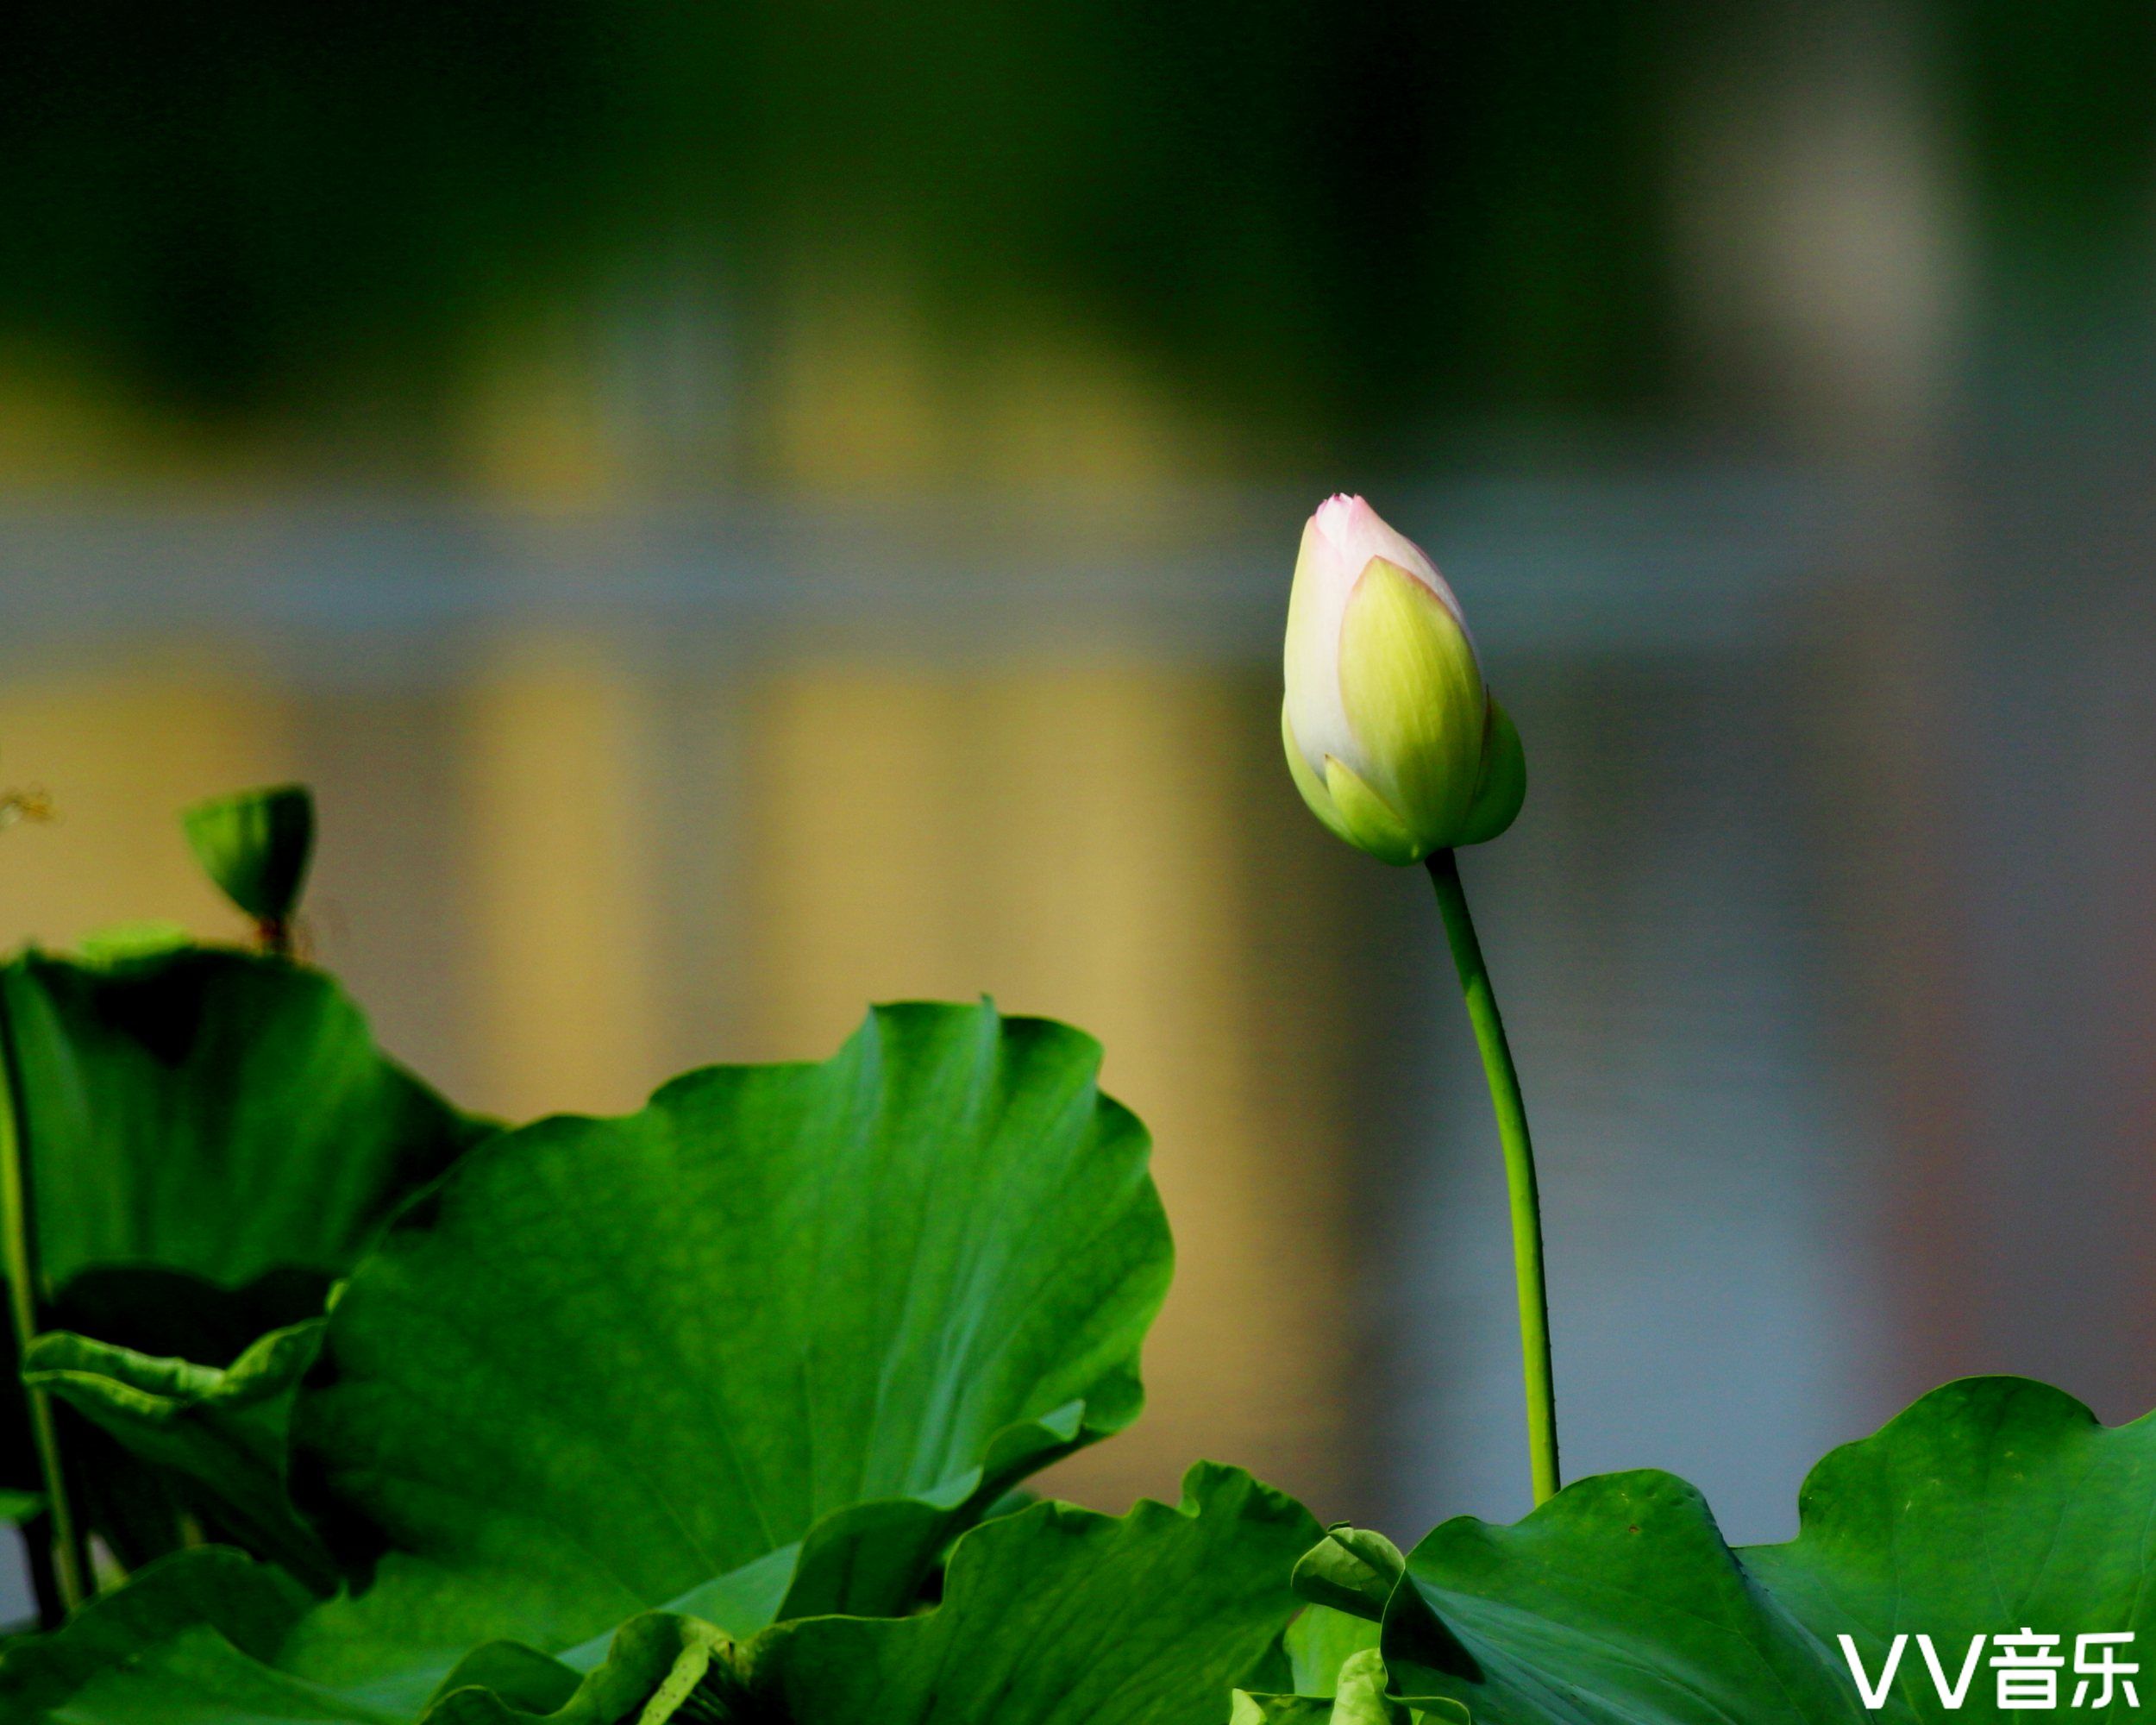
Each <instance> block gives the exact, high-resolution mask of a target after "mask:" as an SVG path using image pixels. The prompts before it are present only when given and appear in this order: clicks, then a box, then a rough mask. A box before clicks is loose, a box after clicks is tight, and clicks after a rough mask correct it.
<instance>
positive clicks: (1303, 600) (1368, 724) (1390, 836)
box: [1281, 497, 1527, 863]
mask: <svg viewBox="0 0 2156 1725" xmlns="http://www.w3.org/2000/svg"><path fill="white" fill-rule="evenodd" d="M1285 662H1286V670H1287V681H1288V698H1287V700H1286V701H1285V703H1284V704H1283V705H1282V708H1281V730H1282V735H1283V737H1284V740H1285V741H1286V743H1287V745H1288V770H1289V771H1290V772H1292V773H1293V774H1294V778H1295V787H1296V788H1297V789H1298V790H1300V792H1301V793H1302V797H1303V800H1304V801H1305V802H1307V803H1308V804H1309V805H1310V806H1311V809H1312V811H1313V812H1314V813H1315V814H1316V815H1317V817H1318V819H1319V820H1321V821H1323V822H1324V823H1325V824H1326V825H1327V826H1328V827H1330V828H1332V831H1334V832H1336V833H1338V835H1339V836H1340V837H1342V838H1344V839H1345V840H1346V841H1347V842H1348V843H1349V844H1352V845H1354V846H1355V847H1356V848H1357V850H1367V851H1369V854H1370V855H1371V856H1376V857H1377V858H1378V859H1380V860H1381V861H1382V862H1396V863H1407V862H1420V861H1421V860H1422V859H1423V858H1424V857H1426V856H1429V855H1430V853H1431V852H1432V851H1433V850H1448V849H1451V848H1452V847H1454V846H1457V845H1462V844H1481V843H1482V841H1483V840H1484V839H1486V838H1495V837H1497V835H1498V834H1499V833H1501V832H1502V831H1504V830H1505V829H1506V828H1507V827H1508V826H1510V825H1512V823H1513V819H1514V816H1516V815H1517V814H1518V813H1519V812H1520V802H1521V800H1523V799H1524V798H1525V797H1526V793H1527V763H1526V756H1524V755H1523V754H1522V753H1521V752H1520V733H1519V732H1518V731H1515V730H1514V728H1513V722H1512V720H1511V719H1510V718H1507V717H1506V715H1505V710H1504V708H1502V707H1501V706H1498V704H1497V700H1496V698H1495V696H1494V695H1492V694H1491V693H1490V692H1489V687H1488V686H1487V685H1485V684H1484V682H1483V681H1482V662H1481V660H1480V659H1479V658H1478V657H1477V655H1476V650H1475V641H1474V637H1472V636H1470V634H1469V633H1468V629H1467V621H1466V619H1465V618H1463V616H1462V615H1461V614H1460V604H1459V601H1458V600H1457V599H1455V598H1453V596H1452V589H1451V588H1450V587H1449V586H1446V585H1445V580H1444V578H1443V577H1442V576H1441V575H1439V574H1438V572H1437V569H1436V567H1435V566H1434V565H1433V564H1432V562H1431V561H1430V560H1429V558H1428V557H1426V556H1425V555H1423V553H1422V550H1421V548H1420V547H1419V546H1417V545H1415V544H1413V543H1411V542H1410V541H1408V540H1407V539H1404V538H1402V537H1401V536H1400V535H1399V534H1397V533H1395V531H1394V530H1392V529H1391V528H1389V527H1388V526H1387V525H1386V524H1384V522H1382V520H1380V519H1379V518H1378V514H1377V511H1376V510H1374V509H1372V508H1371V507H1370V506H1369V505H1368V504H1367V503H1365V502H1363V499H1361V498H1359V497H1332V498H1328V499H1326V501H1325V502H1324V503H1323V504H1322V505H1319V510H1318V512H1317V513H1316V514H1315V515H1313V516H1312V517H1310V522H1309V524H1308V525H1307V526H1306V527H1305V528H1304V529H1303V530H1302V553H1301V555H1300V557H1298V558H1297V560H1296V562H1295V585H1294V591H1293V593H1291V594H1290V595H1289V598H1288V648H1287V653H1286V655H1285Z"/></svg>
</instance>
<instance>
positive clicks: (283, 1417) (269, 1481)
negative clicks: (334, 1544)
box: [23, 1319, 337, 1593]
mask: <svg viewBox="0 0 2156 1725" xmlns="http://www.w3.org/2000/svg"><path fill="white" fill-rule="evenodd" d="M321 1333H322V1320H320V1319H315V1320H311V1321H310V1322H308V1323H305V1324H300V1325H295V1326H293V1327H291V1328H288V1329H282V1330H274V1331H272V1332H271V1333H269V1334H268V1335H266V1336H264V1337H262V1338H261V1339H260V1340H258V1341H256V1342H255V1343H254V1345H253V1346H250V1347H248V1349H247V1350H246V1351H245V1352H242V1353H241V1355H240V1357H239V1358H238V1359H236V1360H235V1361H234V1362H233V1364H231V1365H229V1366H228V1367H222V1368H221V1367H214V1366H204V1365H197V1364H192V1363H191V1362H190V1361H187V1360H181V1359H163V1358H154V1357H151V1356H148V1355H145V1354H140V1353H136V1352H133V1351H132V1350H130V1349H128V1348H122V1347H114V1346H110V1345H109V1344H106V1343H103V1342H97V1341H91V1340H90V1339H87V1338H86V1337H83V1336H78V1335H72V1334H69V1333H66V1332H64V1331H59V1332H54V1333H51V1334H48V1335H44V1336H41V1337H39V1338H38V1339H36V1340H35V1341H34V1342H33V1343H32V1345H31V1347H30V1351H29V1354H28V1365H27V1368H26V1370H25V1371H24V1373H23V1378H24V1382H26V1383H30V1384H32V1385H34V1386H36V1387H38V1388H41V1389H46V1390H47V1391H49V1392H50V1393H51V1394H52V1395H53V1396H54V1397H55V1398H57V1399H58V1400H59V1401H60V1402H65V1403H66V1404H67V1405H68V1406H70V1407H72V1408H74V1409H75V1410H76V1411H77V1412H78V1413H79V1414H81V1415H83V1417H84V1418H85V1419H86V1420H88V1421H90V1422H91V1424H93V1425H95V1426H97V1427H100V1428H101V1429H102V1430H103V1431H104V1432H105V1433H108V1434H109V1435H110V1437H111V1438H112V1439H113V1440H115V1441H116V1442H117V1443H118V1444H119V1445H120V1446H121V1447H122V1449H124V1450H126V1451H128V1452H129V1453H130V1454H132V1455H133V1456H135V1458H138V1459H139V1460H141V1461H144V1462H147V1463H148V1464H149V1465H151V1466H153V1467H154V1468H157V1469H160V1470H161V1471H163V1472H164V1473H165V1474H166V1477H168V1478H169V1479H170V1480H171V1481H172V1484H173V1488H174V1489H175V1490H178V1491H179V1492H180V1493H182V1494H183V1495H184V1497H185V1501H186V1502H188V1503H189V1504H190V1505H191V1508H193V1509H195V1511H196V1512H197V1514H198V1515H202V1516H204V1518H205V1519H207V1520H208V1521H210V1524H211V1525H213V1526H214V1527H216V1528H218V1529H219V1530H220V1531H221V1532H223V1533H225V1534H227V1535H228V1536H229V1537H234V1538H237V1539H239V1540H242V1541H244V1542H245V1543H246V1545H247V1546H248V1548H249V1549H251V1550H253V1551H255V1552H258V1553H261V1554H262V1555H263V1556H265V1557H269V1558H273V1559H276V1560H277V1561H278V1562H279V1563H281V1564H283V1565H285V1568H287V1569H289V1570H291V1571H292V1573H293V1574H294V1575H296V1576H298V1577H299V1578H301V1579H302V1580H304V1581H306V1582H308V1583H309V1584H311V1585H313V1586H316V1587H317V1588H319V1589H320V1590H322V1591H323V1592H325V1593H327V1592H329V1591H330V1590H332V1589H334V1588H335V1585H336V1582H337V1575H336V1571H335V1566H334V1565H332V1564H331V1562H330V1559H329V1553H327V1552H326V1551H324V1550H323V1547H322V1544H321V1541H320V1540H317V1538H316V1537H315V1534H314V1532H313V1530H312V1529H311V1528H310V1527H308V1526H307V1525H306V1524H305V1523H304V1521H301V1520H300V1519H299V1517H298V1515H297V1514H296V1513H295V1511H294V1510H293V1509H292V1506H291V1502H290V1500H289V1498H288V1497H287V1496H286V1493H285V1436H286V1428H287V1427H288V1425H289V1423H290V1421H291V1405H292V1400H293V1397H294V1396H295V1395H296V1393H297V1392H298V1387H299V1379H300V1377H301V1375H302V1374H303V1373H304V1371H306V1369H307V1367H308V1366H309V1365H310V1364H311V1363H312V1362H313V1359H314V1357H315V1353H316V1351H317V1349H318V1348H319V1346H321Z"/></svg>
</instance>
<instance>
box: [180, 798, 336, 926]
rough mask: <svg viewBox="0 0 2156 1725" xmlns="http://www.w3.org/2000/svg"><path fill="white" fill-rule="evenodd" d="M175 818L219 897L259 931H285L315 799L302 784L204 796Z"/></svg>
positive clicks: (310, 846)
mask: <svg viewBox="0 0 2156 1725" xmlns="http://www.w3.org/2000/svg"><path fill="white" fill-rule="evenodd" d="M181 820H182V821H183V823H184V824H185V827H186V829H187V842H188V844H190V845H191V846H192V847H193V849H194V852H195V856H196V859H197V861H198V862H201V864H202V866H203V869H204V872H206V873H207V874H208V875H209V876H210V879H211V880H212V881H216V883H217V885H218V887H219V888H221V889H222V891H223V893H224V895H225V896H226V897H227V898H229V899H230V900H232V902H233V903H234V904H235V905H237V906H239V907H240V908H241V910H243V911H245V912H246V913H248V915H249V916H251V917H253V918H254V920H255V922H256V923H257V924H258V925H260V927H261V928H262V930H263V931H264V932H265V934H266V935H270V934H275V933H279V932H280V931H283V930H285V928H286V927H287V926H288V925H290V923H291V917H292V912H293V911H294V910H295V909H296V908H297V907H298V904H299V893H300V888H302V887H303V886H304V885H305V884H306V880H307V864H308V862H310V860H311V858H312V856H313V854H314V844H315V803H314V798H313V796H312V795H311V794H310V793H309V791H308V789H307V787H305V786H304V785H272V786H268V787H265V788H263V789H260V790H252V791H235V792H234V793H232V794H231V795H229V796H222V797H211V798H210V799H208V800H206V801H203V802H198V803H197V804H195V805H194V806H192V807H191V808H189V809H188V810H187V811H186V812H185V814H184V815H183V816H182V817H181ZM273 944H276V943H275V942H274V941H273Z"/></svg>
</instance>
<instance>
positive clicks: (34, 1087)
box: [0, 947, 488, 1346]
mask: <svg viewBox="0 0 2156 1725" xmlns="http://www.w3.org/2000/svg"><path fill="white" fill-rule="evenodd" d="M0 1013H4V1015H5V1020H6V1028H7V1032H8V1040H9V1044H10V1045H11V1048H12V1052H13V1056H14V1061H13V1064H14V1070H15V1076H16V1091H17V1094H16V1107H17V1109H18V1113H19V1115H20V1118H21V1121H22V1128H23V1135H24V1138H25V1141H26V1142H27V1144H28V1160H29V1166H30V1170H31V1176H32V1190H33V1194H34V1203H35V1206H36V1211H37V1232H38V1249H39V1253H40V1260H41V1269H42V1270H43V1273H44V1276H45V1277H46V1279H47V1282H48V1283H51V1284H53V1285H54V1286H56V1287H58V1288H60V1290H61V1294H60V1297H61V1299H62V1301H63V1302H65V1301H66V1284H67V1283H69V1282H70V1280H71V1279H72V1278H74V1277H77V1276H78V1274H79V1273H81V1272H83V1271H85V1270H91V1269H92V1268H93V1267H97V1266H112V1265H135V1266H155V1267H157V1268H159V1269H160V1270H177V1271H183V1272H188V1273H190V1274H191V1275H193V1276H195V1277H200V1278H203V1279H204V1280H206V1281H208V1282H209V1283H213V1284H215V1285H216V1287H218V1288H222V1289H241V1288H242V1287H243V1286H244V1285H246V1284H249V1283H259V1282H260V1279H261V1278H263V1277H265V1276H266V1275H268V1274H269V1273H271V1272H275V1271H290V1270H314V1271H318V1272H323V1273H325V1274H337V1273H341V1272H342V1270H344V1269H345V1268H346V1267H347V1266H348V1264H350V1263H351V1261H352V1259H353V1258H354V1257H355V1256H356V1255H357V1253H358V1251H359V1250H360V1247H361V1246H362V1245H364V1244H365V1243H366V1241H367V1238H368V1236H369V1235H370V1234H371V1233H373V1229H374V1228H375V1227H376V1226H377V1225H378V1224H379V1222H380V1220H382V1218H383V1217H384V1216H385V1214H387V1213H388V1212H389V1211H390V1210H391V1209H392V1208H394V1206H395V1205H396V1204H397V1203H398V1202H399V1201H401V1200H402V1199H403V1198H404V1197H405V1196H406V1195H408V1194H410V1193H411V1192H412V1191H413V1190H415V1189H417V1188H418V1187H419V1186H421V1185H423V1184H424V1183H425V1182H427V1181H429V1180H430V1179H432V1178H433V1177H434V1176H436V1175H437V1174H439V1173H440V1172H441V1171H442V1169H444V1168H445V1167H447V1166H448V1164H449V1163H450V1162H451V1161H452V1160H453V1159H454V1157H456V1156H457V1155H458V1153H459V1152H460V1151H462V1150H463V1149H464V1148H465V1147H466V1146H467V1145H469V1144H470V1143H472V1142H473V1139H474V1138H477V1137H479V1136H480V1135H481V1134H482V1133H484V1132H486V1131H487V1130H488V1128H486V1127H485V1126H482V1125H480V1124H479V1122H476V1121H474V1120H470V1119H467V1117H465V1116H463V1115H461V1114H459V1113H456V1112H455V1111H454V1110H453V1109H452V1108H450V1107H448V1104H447V1103H445V1102H443V1101H442V1100H441V1099H440V1098H439V1097H437V1096H436V1095H435V1094H434V1093H433V1092H432V1091H431V1090H429V1089H428V1088H426V1086H424V1085H423V1084H422V1083H420V1082H418V1081H417V1079H415V1078H413V1077H412V1076H411V1075H410V1074H409V1073H407V1072H406V1071H404V1069H403V1068H401V1067H400V1066H398V1065H397V1064H396V1063H394V1062H392V1061H391V1060H389V1059H388V1058H386V1057H385V1056H384V1055H383V1054H382V1053H381V1052H380V1051H379V1050H378V1049H377V1048H376V1047H375V1045H374V1044H373V1040H372V1038H370V1037H369V1036H368V1034H367V1026H366V1023H365V1021H364V1020H363V1019H361V1017H360V1013H359V1011H358V1009H357V1008H356V1007H354V1006H353V1004H352V1003H351V1001H350V1000H348V999H347V998H346V996H345V995H344V994H343V993H342V991H341V990H340V989H339V988H337V986H336V984H335V982H332V981H330V979H329V977H328V976H326V975H323V974H322V973H321V972H319V971H316V970H311V969H305V968H304V967H302V966H298V965H295V964H291V963H286V962H285V961H284V960H281V959H274V958H266V957H255V956H254V955H252V954H248V953H244V952H238V951H229V950H222V949H216V948H207V947H183V948H179V949H178V950H166V951H158V952H152V953H148V954H146V955H143V956H141V957H131V958H121V959H116V960H115V961H113V962H112V963H108V964H82V963H73V962H71V961H69V960H66V959H62V958H55V957H47V956H45V955H43V954H41V953H36V952H31V953H27V954H24V955H22V956H21V957H17V958H16V959H15V960H14V961H13V962H11V963H8V964H7V965H5V966H4V967H0ZM289 1315H290V1317H291V1319H293V1320H297V1319H298V1318H302V1317H304V1316H306V1315H307V1313H306V1311H305V1309H304V1308H303V1309H301V1310H299V1311H297V1312H293V1313H291V1314H289ZM150 1318H151V1320H152V1321H154V1320H155V1314H150ZM103 1339H107V1340H115V1341H122V1342H125V1343H127V1344H128V1345H129V1346H141V1345H142V1344H141V1341H140V1340H139V1339H138V1338H137V1337H135V1336H134V1335H111V1334H109V1333H106V1334H103Z"/></svg>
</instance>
